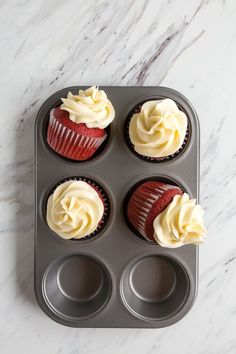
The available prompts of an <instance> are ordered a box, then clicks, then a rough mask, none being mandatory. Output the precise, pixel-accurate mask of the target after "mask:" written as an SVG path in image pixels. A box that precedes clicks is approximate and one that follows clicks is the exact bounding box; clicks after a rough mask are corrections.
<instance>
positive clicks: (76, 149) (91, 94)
mask: <svg viewBox="0 0 236 354" xmlns="http://www.w3.org/2000/svg"><path fill="white" fill-rule="evenodd" d="M61 100H62V102H63V103H62V104H61V106H60V107H57V108H53V109H52V110H51V111H50V117H49V124H48V130H47V142H48V145H49V146H50V147H51V148H52V149H53V150H54V151H55V152H57V153H58V154H59V155H62V156H64V157H67V158H69V159H72V160H77V161H84V160H88V159H89V158H91V157H92V156H93V155H94V153H95V152H96V151H97V150H98V148H99V147H100V146H101V145H102V143H103V142H104V141H105V140H106V138H107V132H106V130H105V128H107V127H108V126H109V124H110V123H111V122H112V121H113V119H114V117H115V110H114V108H113V106H112V104H111V102H110V101H109V100H108V98H107V95H106V93H105V92H104V91H103V90H99V89H98V88H97V87H95V86H93V87H90V88H88V89H87V90H79V93H78V95H73V94H72V93H71V92H69V93H68V95H67V98H62V99H61Z"/></svg>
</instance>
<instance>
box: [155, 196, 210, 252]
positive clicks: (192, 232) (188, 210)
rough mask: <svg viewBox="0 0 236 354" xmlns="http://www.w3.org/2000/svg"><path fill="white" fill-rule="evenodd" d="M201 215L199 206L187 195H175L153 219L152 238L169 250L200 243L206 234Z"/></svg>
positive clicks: (201, 211)
mask: <svg viewBox="0 0 236 354" xmlns="http://www.w3.org/2000/svg"><path fill="white" fill-rule="evenodd" d="M203 214H204V211H203V210H202V208H201V206H200V205H196V200H195V199H189V196H188V194H186V193H184V194H183V195H176V196H175V197H174V198H173V200H172V202H171V203H170V204H169V206H168V207H167V208H166V209H165V210H164V211H163V212H162V213H160V214H159V215H158V216H157V217H156V218H155V220H154V222H153V227H154V235H153V237H154V239H155V240H156V242H157V243H158V244H159V245H160V246H162V247H169V248H177V247H180V246H182V245H184V244H195V245H197V244H199V243H202V242H203V240H204V236H205V234H206V228H205V226H204V223H203Z"/></svg>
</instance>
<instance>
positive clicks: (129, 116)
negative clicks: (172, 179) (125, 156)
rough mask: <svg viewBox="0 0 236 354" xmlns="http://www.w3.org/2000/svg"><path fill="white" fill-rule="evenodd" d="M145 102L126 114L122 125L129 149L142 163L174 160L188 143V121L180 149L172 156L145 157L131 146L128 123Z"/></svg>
mask: <svg viewBox="0 0 236 354" xmlns="http://www.w3.org/2000/svg"><path fill="white" fill-rule="evenodd" d="M145 102H147V101H144V102H142V103H141V104H140V103H139V104H138V105H137V106H135V107H134V108H133V109H132V110H131V111H130V112H129V114H128V116H127V118H126V120H125V124H124V136H125V141H126V143H127V145H128V147H129V149H130V150H131V151H132V152H133V154H135V155H136V156H137V157H139V158H140V159H142V160H144V161H148V162H152V163H159V162H163V161H171V160H173V159H174V158H176V157H177V156H178V155H179V154H180V153H182V151H183V150H184V149H185V146H186V144H187V143H188V141H189V137H190V134H189V121H188V125H187V130H186V134H185V138H184V141H183V144H182V145H181V147H180V148H179V149H178V150H177V151H176V152H175V153H174V154H172V155H168V156H164V157H149V156H145V155H141V154H139V153H138V152H136V151H135V149H134V145H133V144H132V142H131V140H130V136H129V125H130V121H131V118H132V116H133V115H134V114H135V113H139V112H140V111H141V107H142V105H143V104H144V103H145Z"/></svg>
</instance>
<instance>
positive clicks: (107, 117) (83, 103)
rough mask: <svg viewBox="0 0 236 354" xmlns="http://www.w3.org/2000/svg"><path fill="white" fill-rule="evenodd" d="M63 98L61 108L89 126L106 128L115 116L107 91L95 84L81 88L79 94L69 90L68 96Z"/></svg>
mask: <svg viewBox="0 0 236 354" xmlns="http://www.w3.org/2000/svg"><path fill="white" fill-rule="evenodd" d="M61 100H62V102H63V104H62V105H61V109H64V110H65V111H67V112H69V118H70V119H71V120H72V121H73V122H75V123H77V124H79V123H84V124H86V126H87V127H88V128H100V129H104V128H106V127H107V126H108V125H109V124H110V123H111V122H112V121H113V119H114V118H115V110H114V107H113V106H112V104H111V102H110V101H109V100H108V98H107V95H106V93H105V92H104V91H103V90H99V89H98V88H97V87H95V86H92V87H90V88H88V89H87V90H79V93H78V95H73V94H72V93H71V92H69V93H68V95H67V98H62V99H61Z"/></svg>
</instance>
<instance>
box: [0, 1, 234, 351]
mask: <svg viewBox="0 0 236 354" xmlns="http://www.w3.org/2000/svg"><path fill="white" fill-rule="evenodd" d="M235 23H236V2H235V1H234V0H196V1H193V0H190V1H184V0H172V1H171V0H170V1H166V0H162V1H161V0H159V1H156V0H145V1H142V0H141V1H137V0H136V1H131V0H120V1H108V0H94V1H93V0H87V1H76V0H73V1H70V2H67V1H63V0H51V1H45V0H44V1H43V0H40V1H33V0H31V1H30V0H18V1H17V0H13V1H6V0H5V1H4V0H2V1H0V45H1V57H0V63H1V65H0V78H1V85H0V100H1V107H2V108H1V109H2V111H3V114H2V116H1V120H0V122H1V129H0V165H1V183H0V208H1V209H0V232H1V244H0V259H1V267H0V348H1V349H0V351H1V354H12V353H13V352H17V353H35V354H43V353H58V354H59V353H63V354H64V353H65V354H75V353H81V354H86V353H87V354H92V353H103V354H106V353H107V354H108V353H110V352H112V353H113V354H116V353H122V354H126V353H130V352H135V353H136V354H139V353H140V354H141V353H142V354H144V353H145V354H151V353H157V352H158V353H159V354H164V353H168V354H172V353H182V354H188V353H189V354H190V353H191V354H203V353H204V354H205V353H207V354H217V353H220V354H221V353H224V354H234V353H235V352H236V337H235V328H236V297H235V291H236V272H235V269H236V235H235V229H236V219H235V215H236V200H235V191H236V144H235V131H236V117H235V108H234V104H235V78H236V65H235V63H236V26H235ZM91 84H98V85H163V86H168V87H172V88H175V89H177V90H179V91H180V92H182V93H183V94H184V95H186V96H187V97H188V98H189V99H190V101H191V102H192V103H193V105H194V106H195V108H196V110H197V112H198V115H199V118H200V123H201V204H202V206H203V207H204V208H205V210H206V223H207V226H208V230H209V235H208V239H207V242H206V243H205V244H204V245H203V246H202V247H201V248H200V271H199V279H200V281H199V292H198V297H197V301H196V303H195V305H194V307H193V309H192V310H191V311H190V313H189V314H188V315H187V316H186V317H185V318H184V319H183V320H181V321H180V322H178V323H177V324H175V325H174V326H171V327H169V328H164V329H155V330H127V329H113V330H111V329H75V328H66V327H63V326H61V325H59V324H57V323H54V322H53V321H52V320H50V319H49V318H48V317H47V316H46V315H45V314H44V313H43V312H42V311H41V309H40V308H39V307H38V305H37V303H36V300H35V297H34V292H33V257H34V256H33V243H34V237H33V224H34V215H33V209H34V198H33V127H34V120H35V116H36V112H37V111H38V109H39V107H40V105H41V104H42V103H43V101H44V100H45V99H46V98H47V97H48V96H49V95H50V94H52V93H54V92H55V91H57V90H59V89H61V88H63V87H67V86H72V85H91Z"/></svg>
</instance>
